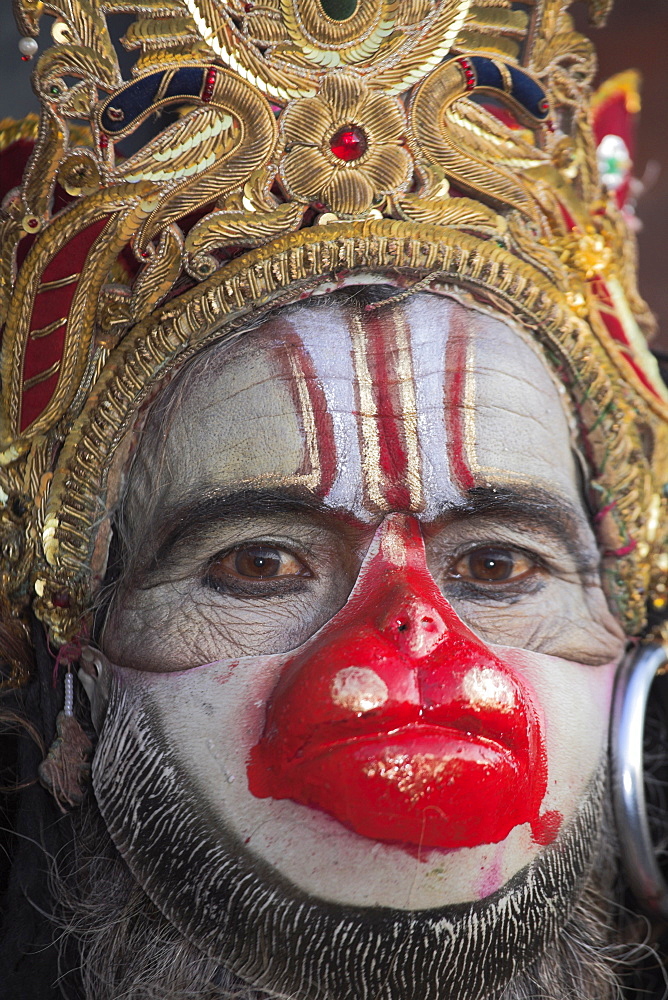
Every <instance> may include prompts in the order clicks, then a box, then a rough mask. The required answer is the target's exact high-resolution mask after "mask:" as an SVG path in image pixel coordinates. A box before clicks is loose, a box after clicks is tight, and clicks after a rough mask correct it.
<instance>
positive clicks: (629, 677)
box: [610, 644, 668, 920]
mask: <svg viewBox="0 0 668 1000" xmlns="http://www.w3.org/2000/svg"><path fill="white" fill-rule="evenodd" d="M666 664H668V649H666V648H665V647H664V646H658V645H655V644H648V645H644V646H639V647H638V648H636V649H635V650H633V651H632V652H631V653H630V655H629V656H628V657H627V659H626V660H625V661H624V662H623V663H622V666H621V667H620V669H619V672H618V674H617V680H616V682H615V694H614V700H613V709H612V723H611V733H610V760H611V778H612V802H613V809H614V814H615V822H616V825H617V833H618V836H619V842H620V847H621V857H622V864H623V866H624V870H625V873H626V878H627V880H628V884H629V887H630V888H631V890H632V891H633V894H634V895H635V897H636V899H637V901H638V903H639V904H640V906H641V907H642V909H643V910H644V911H645V912H646V913H647V914H648V916H652V917H655V918H661V919H664V920H665V919H667V918H668V884H667V883H666V880H665V879H664V877H663V875H662V874H661V870H660V868H659V865H658V863H657V860H656V853H655V848H654V845H653V843H652V838H651V834H650V828H649V822H648V819H647V804H646V801H645V782H644V761H643V740H644V734H645V717H646V714H647V701H648V698H649V693H650V689H651V687H652V683H653V681H654V679H655V677H656V676H657V673H658V672H659V671H660V670H661V669H662V668H665V667H666Z"/></svg>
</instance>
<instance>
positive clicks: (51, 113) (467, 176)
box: [0, 0, 668, 644]
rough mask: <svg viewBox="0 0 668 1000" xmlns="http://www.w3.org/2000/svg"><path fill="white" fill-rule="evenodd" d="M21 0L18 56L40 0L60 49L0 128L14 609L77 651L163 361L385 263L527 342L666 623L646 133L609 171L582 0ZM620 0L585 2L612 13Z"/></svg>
mask: <svg viewBox="0 0 668 1000" xmlns="http://www.w3.org/2000/svg"><path fill="white" fill-rule="evenodd" d="M14 3H15V11H16V16H17V18H18V22H19V25H20V27H21V30H22V32H23V34H24V36H26V37H25V38H24V39H23V40H22V43H21V50H22V51H23V52H24V53H26V54H28V55H29V54H30V52H31V49H32V48H35V47H36V46H35V43H34V42H33V41H32V36H35V35H37V33H38V29H39V22H40V19H41V17H42V15H43V14H46V15H52V16H54V17H55V21H54V23H53V26H52V34H53V38H54V42H55V44H54V46H53V47H51V48H50V49H49V50H48V51H46V52H45V53H44V54H43V55H42V56H40V58H39V59H38V61H37V63H36V67H35V72H34V86H35V89H36V91H37V93H38V95H39V99H40V101H41V115H40V117H39V120H38V119H37V118H29V119H28V120H26V121H24V122H22V123H4V125H5V127H4V130H3V131H2V132H1V133H0V144H1V148H2V150H3V154H2V155H3V162H4V164H5V165H7V167H8V172H11V171H15V174H16V179H15V181H14V183H15V184H17V185H18V186H17V187H15V188H14V189H13V190H11V191H10V192H9V194H8V195H7V196H6V198H5V201H4V204H3V215H2V219H1V222H0V240H1V243H2V264H1V268H2V270H1V271H0V319H1V320H2V321H3V322H4V335H3V341H2V383H3V393H4V395H3V403H2V414H1V424H0V437H1V441H0V451H1V454H0V502H1V503H2V508H1V512H0V540H1V542H2V549H1V554H2V561H1V564H0V571H1V577H0V579H1V585H2V590H3V592H4V595H5V601H6V606H7V607H8V608H11V611H12V613H14V614H16V615H20V614H24V613H25V612H26V610H27V608H28V607H30V606H32V607H33V609H34V611H35V613H36V614H37V616H38V617H39V618H41V619H42V620H43V621H44V622H45V623H46V624H47V625H48V627H49V630H50V633H51V637H52V639H53V641H54V642H55V643H56V644H60V643H63V642H65V641H67V640H68V639H70V638H72V636H73V635H75V634H76V633H77V632H78V631H79V630H80V629H81V628H82V624H83V621H84V619H85V616H86V614H87V613H88V610H89V608H90V606H91V601H92V594H93V592H94V590H95V588H96V586H97V585H98V584H99V581H100V579H101V577H102V576H103V574H104V569H105V560H106V551H107V548H108V539H109V532H110V525H109V515H108V511H109V509H110V508H111V507H112V506H113V502H114V500H115V498H114V497H113V495H112V494H113V490H114V485H113V482H112V480H111V479H110V477H109V470H110V467H111V464H112V459H113V457H114V454H115V453H116V452H117V451H118V449H119V448H120V449H123V447H124V441H127V438H128V434H127V432H128V430H129V429H130V428H131V427H132V426H133V424H134V423H135V421H136V418H137V414H138V412H139V410H140V408H141V407H142V405H143V404H145V403H146V401H147V400H148V399H150V398H151V395H152V393H153V392H154V391H155V388H156V386H157V385H158V384H159V383H160V381H161V380H162V379H163V378H164V377H165V376H166V374H167V373H169V372H170V371H172V370H173V369H174V368H175V367H176V366H178V365H180V364H181V363H183V362H184V361H185V360H186V359H187V358H189V357H191V356H192V355H193V354H194V353H196V352H197V351H199V350H201V349H202V347H204V346H205V345H208V344H210V343H212V342H214V341H216V340H221V339H223V338H225V337H229V336H230V334H231V332H232V331H234V330H236V329H238V328H239V327H240V326H241V325H243V323H244V322H247V321H248V318H249V316H251V315H254V314H255V315H261V314H262V311H263V310H268V309H270V308H273V307H275V306H277V305H278V304H281V303H286V302H291V301H295V300H297V299H298V298H301V297H304V296H305V295H307V294H309V293H310V292H312V291H313V290H314V289H316V288H322V287H323V286H324V285H327V283H329V284H330V286H331V287H335V286H336V283H337V282H340V281H341V280H342V278H343V277H344V276H346V275H350V273H353V274H354V273H358V272H367V273H371V274H374V275H378V276H381V278H382V277H385V278H389V279H391V280H393V281H394V282H396V283H397V284H399V285H402V284H403V285H404V286H406V285H411V284H413V285H414V284H416V283H418V282H419V283H421V285H420V287H428V286H429V285H430V284H431V285H434V286H435V285H439V284H440V285H446V286H447V285H456V286H459V287H462V288H464V289H467V290H468V291H469V292H470V294H472V295H473V296H474V297H476V298H478V299H479V300H481V301H485V302H487V303H491V304H492V305H493V306H494V307H495V308H496V309H498V310H500V311H501V312H503V313H506V314H512V315H514V316H515V317H516V318H517V319H518V321H519V322H521V323H522V324H523V325H524V326H525V327H526V328H528V329H529V330H531V331H532V332H533V334H534V336H535V338H536V340H537V341H538V342H539V343H540V344H541V345H542V347H543V349H544V351H545V354H546V356H547V358H548V360H549V361H550V363H551V364H552V365H553V367H554V370H555V372H556V373H557V376H558V378H559V380H560V381H561V382H562V383H563V384H564V385H565V386H566V388H567V390H568V392H569V394H570V396H571V398H572V400H573V402H574V406H575V409H576V413H577V419H578V426H579V437H580V442H579V443H580V447H581V449H582V451H583V453H584V455H585V457H586V460H587V463H588V466H589V470H590V479H589V493H590V500H591V504H592V508H593V511H594V519H595V524H596V530H597V532H598V537H599V541H600V545H601V550H602V553H603V570H604V579H605V586H606V589H607V592H608V595H609V596H610V597H611V599H613V600H614V601H615V602H616V603H617V606H618V608H619V610H620V615H621V618H622V620H623V623H624V625H625V628H626V630H627V632H628V633H629V634H631V635H638V634H641V633H642V631H643V630H644V629H646V628H647V626H648V614H649V624H650V627H651V626H652V623H653V622H655V619H656V616H657V615H658V614H659V612H660V611H661V610H662V608H663V607H664V605H665V604H666V589H665V586H666V570H667V569H668V556H667V555H666V554H665V553H666V541H667V539H666V535H667V533H668V512H667V510H666V498H665V496H664V486H665V484H666V482H668V423H667V421H668V395H667V394H666V390H665V388H664V387H663V385H662V383H661V381H660V379H659V377H658V374H657V372H656V367H655V365H654V362H653V359H652V357H651V355H650V354H649V352H648V350H647V348H646V345H645V339H644V333H646V332H647V330H648V328H649V327H650V326H651V318H650V317H649V315H648V312H647V309H646V307H645V306H644V304H643V303H642V301H641V300H640V298H639V296H638V294H637V291H636V286H635V258H634V250H633V239H632V236H631V233H630V231H629V228H628V225H627V220H626V218H625V214H624V211H623V200H624V193H625V190H626V188H627V187H628V183H627V182H628V174H629V164H628V163H627V162H626V161H625V158H624V155H623V149H624V148H625V147H624V146H623V143H622V146H621V148H622V154H620V152H619V149H620V147H619V144H617V146H615V145H614V144H613V146H612V147H611V146H610V144H608V146H607V147H606V148H605V149H603V155H604V157H606V160H605V164H604V167H605V170H604V172H603V173H604V181H605V183H604V184H602V182H601V177H600V172H599V169H598V165H597V143H596V141H595V138H594V133H593V130H592V94H591V79H592V76H593V73H594V70H595V56H594V52H593V48H592V45H591V43H590V42H589V41H588V40H587V39H586V38H585V37H583V36H582V35H580V34H579V33H577V32H576V31H575V29H574V27H573V22H572V20H571V17H570V16H569V14H568V7H569V3H568V2H565V0H526V2H520V3H517V2H510V0H477V2H473V0H257V2H251V3H245V2H241V0H228V2H223V0H14ZM608 7H609V2H608V0H590V11H591V14H592V17H593V19H594V20H595V21H601V20H602V19H603V18H604V17H605V14H606V13H607V8H608ZM114 14H122V15H124V16H125V17H124V20H125V33H124V36H123V38H122V43H123V45H124V46H125V48H126V49H128V50H130V52H134V53H136V54H137V57H136V61H135V62H134V65H133V66H132V71H131V74H130V79H129V80H124V79H123V76H122V74H121V68H120V66H119V58H118V55H117V51H116V49H115V47H114V44H113V43H112V38H111V36H110V33H109V31H110V23H109V22H111V21H118V20H119V18H112V17H110V15H114ZM620 87H622V84H620ZM622 89H623V87H622ZM609 98H610V94H609V93H606V94H604V95H603V96H602V98H601V99H600V102H599V103H601V102H602V104H601V106H605V105H606V101H608V103H609ZM599 138H600V137H599ZM600 149H602V146H601V147H599V150H600ZM26 161H27V162H26ZM24 167H25V169H24ZM605 171H607V173H605ZM643 331H644V333H643ZM648 609H649V611H648Z"/></svg>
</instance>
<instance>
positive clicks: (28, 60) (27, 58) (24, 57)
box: [21, 56, 32, 62]
mask: <svg viewBox="0 0 668 1000" xmlns="http://www.w3.org/2000/svg"><path fill="white" fill-rule="evenodd" d="M31 59H32V56H21V62H30V60H31Z"/></svg>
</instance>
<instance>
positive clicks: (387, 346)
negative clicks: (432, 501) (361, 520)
mask: <svg viewBox="0 0 668 1000" xmlns="http://www.w3.org/2000/svg"><path fill="white" fill-rule="evenodd" d="M350 331H351V339H352V344H353V363H354V367H355V383H356V384H355V391H356V397H357V401H358V406H359V418H360V420H359V432H360V450H361V453H362V468H363V472H364V481H365V494H366V499H367V502H368V503H370V505H371V507H372V509H373V508H375V509H379V510H402V511H410V510H420V509H422V507H423V500H422V490H421V477H420V470H419V467H418V460H417V454H418V448H417V410H416V403H415V385H414V376H413V364H412V357H411V350H410V337H409V332H408V328H407V325H406V322H405V318H404V314H403V310H400V309H395V308H391V307H389V308H386V309H379V310H374V311H369V312H367V313H363V314H359V313H356V314H354V315H353V316H352V318H351V322H350Z"/></svg>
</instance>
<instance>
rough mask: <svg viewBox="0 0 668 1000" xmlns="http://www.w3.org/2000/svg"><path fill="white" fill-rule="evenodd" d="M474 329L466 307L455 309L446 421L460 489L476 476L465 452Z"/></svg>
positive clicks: (468, 487) (447, 351)
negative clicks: (471, 345)
mask: <svg viewBox="0 0 668 1000" xmlns="http://www.w3.org/2000/svg"><path fill="white" fill-rule="evenodd" d="M470 340H471V331H470V327H469V320H468V316H467V314H466V313H465V312H464V310H463V309H453V311H452V318H451V321H450V331H449V334H448V340H447V344H446V348H445V387H444V405H445V423H446V427H447V432H448V441H449V443H450V448H449V451H450V469H451V472H452V475H453V476H454V478H455V480H456V482H457V485H458V486H459V488H460V489H461V490H471V489H473V487H474V486H475V479H474V478H473V473H472V472H471V468H470V466H469V461H468V456H467V454H466V435H465V421H466V406H467V400H466V379H467V370H466V365H467V358H468V349H469V343H470Z"/></svg>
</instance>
